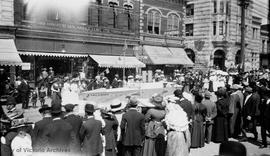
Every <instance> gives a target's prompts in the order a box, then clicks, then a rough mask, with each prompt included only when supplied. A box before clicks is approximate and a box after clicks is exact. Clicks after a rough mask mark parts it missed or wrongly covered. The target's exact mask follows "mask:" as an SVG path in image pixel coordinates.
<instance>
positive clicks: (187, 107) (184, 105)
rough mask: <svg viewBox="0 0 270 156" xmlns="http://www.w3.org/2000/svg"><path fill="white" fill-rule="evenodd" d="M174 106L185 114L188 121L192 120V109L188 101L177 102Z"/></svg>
mask: <svg viewBox="0 0 270 156" xmlns="http://www.w3.org/2000/svg"><path fill="white" fill-rule="evenodd" d="M176 104H178V105H179V106H180V107H182V108H183V110H184V111H185V112H186V113H187V116H188V119H189V120H190V119H193V117H194V109H193V106H192V104H191V102H190V101H188V100H187V99H184V100H182V101H181V100H177V101H176Z"/></svg>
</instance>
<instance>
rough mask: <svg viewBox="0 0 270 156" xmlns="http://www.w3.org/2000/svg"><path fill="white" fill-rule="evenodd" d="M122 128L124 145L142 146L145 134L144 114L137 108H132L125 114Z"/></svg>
mask: <svg viewBox="0 0 270 156" xmlns="http://www.w3.org/2000/svg"><path fill="white" fill-rule="evenodd" d="M120 128H121V135H122V144H123V145H124V146H142V142H143V140H144V135H145V119H144V115H143V114H141V113H139V112H138V111H137V110H135V109H130V110H129V111H127V112H126V113H125V114H123V117H122V121H121V125H120Z"/></svg>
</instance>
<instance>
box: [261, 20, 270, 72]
mask: <svg viewBox="0 0 270 156" xmlns="http://www.w3.org/2000/svg"><path fill="white" fill-rule="evenodd" d="M269 27H270V24H265V25H262V26H261V45H262V46H261V49H260V50H261V54H260V65H261V67H262V68H270V40H269V35H270V33H269V32H270V30H269Z"/></svg>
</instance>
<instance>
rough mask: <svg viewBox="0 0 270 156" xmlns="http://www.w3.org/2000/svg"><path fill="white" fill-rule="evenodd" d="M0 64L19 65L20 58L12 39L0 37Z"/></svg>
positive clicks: (20, 63)
mask: <svg viewBox="0 0 270 156" xmlns="http://www.w3.org/2000/svg"><path fill="white" fill-rule="evenodd" d="M0 65H2V66H21V65H22V60H21V58H20V56H19V54H18V51H17V48H16V46H15V43H14V40H13V39H0Z"/></svg>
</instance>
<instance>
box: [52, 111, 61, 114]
mask: <svg viewBox="0 0 270 156" xmlns="http://www.w3.org/2000/svg"><path fill="white" fill-rule="evenodd" d="M62 112H63V111H62V110H54V111H51V113H52V114H58V113H62Z"/></svg>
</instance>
